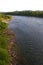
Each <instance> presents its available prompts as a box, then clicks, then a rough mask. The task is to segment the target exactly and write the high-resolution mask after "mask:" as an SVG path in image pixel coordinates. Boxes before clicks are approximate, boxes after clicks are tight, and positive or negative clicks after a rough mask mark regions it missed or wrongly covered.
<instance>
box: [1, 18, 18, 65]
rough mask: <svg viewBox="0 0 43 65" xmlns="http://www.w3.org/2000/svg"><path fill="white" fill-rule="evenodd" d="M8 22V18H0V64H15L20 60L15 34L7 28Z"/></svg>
mask: <svg viewBox="0 0 43 65" xmlns="http://www.w3.org/2000/svg"><path fill="white" fill-rule="evenodd" d="M7 23H8V19H7V20H6V19H5V18H0V65H15V64H17V62H18V61H17V60H16V59H17V58H18V56H17V55H18V52H17V50H18V48H17V44H16V40H15V35H14V33H13V31H11V30H10V29H8V28H7V26H8V24H7ZM14 59H15V61H14Z"/></svg>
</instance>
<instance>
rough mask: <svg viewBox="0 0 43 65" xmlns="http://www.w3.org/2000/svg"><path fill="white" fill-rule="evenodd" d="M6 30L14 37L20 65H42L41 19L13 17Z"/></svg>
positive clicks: (42, 35)
mask: <svg viewBox="0 0 43 65" xmlns="http://www.w3.org/2000/svg"><path fill="white" fill-rule="evenodd" d="M8 28H10V29H11V30H13V32H14V34H15V35H16V40H17V44H18V46H19V47H20V53H21V59H22V64H21V65H43V18H37V17H25V16H13V19H12V20H11V21H10V23H9V26H8Z"/></svg>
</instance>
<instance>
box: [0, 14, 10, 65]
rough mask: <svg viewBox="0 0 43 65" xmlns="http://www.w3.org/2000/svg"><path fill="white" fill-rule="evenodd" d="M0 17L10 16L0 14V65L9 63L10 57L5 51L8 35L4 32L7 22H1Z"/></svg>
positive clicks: (7, 17)
mask: <svg viewBox="0 0 43 65" xmlns="http://www.w3.org/2000/svg"><path fill="white" fill-rule="evenodd" d="M1 18H3V19H5V18H6V19H10V17H9V16H6V15H4V14H0V65H9V60H10V57H9V53H8V51H7V46H8V45H7V41H8V36H7V35H6V34H5V31H6V30H7V24H6V23H4V22H2V20H1Z"/></svg>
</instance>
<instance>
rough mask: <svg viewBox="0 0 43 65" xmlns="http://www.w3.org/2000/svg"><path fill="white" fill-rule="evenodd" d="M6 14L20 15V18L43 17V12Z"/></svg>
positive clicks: (10, 13) (11, 13)
mask: <svg viewBox="0 0 43 65" xmlns="http://www.w3.org/2000/svg"><path fill="white" fill-rule="evenodd" d="M6 14H9V15H20V16H34V17H43V11H15V12H7V13H6Z"/></svg>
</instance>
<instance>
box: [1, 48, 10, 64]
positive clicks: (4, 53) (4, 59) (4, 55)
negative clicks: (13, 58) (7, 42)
mask: <svg viewBox="0 0 43 65" xmlns="http://www.w3.org/2000/svg"><path fill="white" fill-rule="evenodd" d="M9 60H10V59H9V55H8V52H7V51H6V50H5V49H2V48H0V65H8V63H9Z"/></svg>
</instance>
